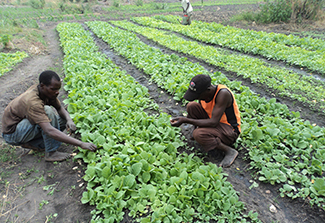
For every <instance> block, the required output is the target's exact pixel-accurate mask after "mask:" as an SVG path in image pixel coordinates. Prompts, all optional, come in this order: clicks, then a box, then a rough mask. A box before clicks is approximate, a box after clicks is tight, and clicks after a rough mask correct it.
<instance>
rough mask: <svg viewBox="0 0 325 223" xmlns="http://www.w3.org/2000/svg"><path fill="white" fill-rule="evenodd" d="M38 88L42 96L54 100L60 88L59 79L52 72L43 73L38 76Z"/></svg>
mask: <svg viewBox="0 0 325 223" xmlns="http://www.w3.org/2000/svg"><path fill="white" fill-rule="evenodd" d="M39 86H40V92H41V94H42V96H45V97H46V98H48V99H51V100H52V99H55V98H56V97H57V96H58V95H59V90H60V88H61V80H60V77H59V75H57V73H55V72H54V71H51V70H46V71H43V72H42V73H41V74H40V76H39Z"/></svg>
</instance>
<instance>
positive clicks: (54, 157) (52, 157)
mask: <svg viewBox="0 0 325 223" xmlns="http://www.w3.org/2000/svg"><path fill="white" fill-rule="evenodd" d="M69 157H70V154H69V153H63V152H59V151H54V152H46V153H45V161H48V162H56V161H63V160H66V159H68V158H69Z"/></svg>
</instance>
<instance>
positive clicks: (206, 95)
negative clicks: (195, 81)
mask: <svg viewBox="0 0 325 223" xmlns="http://www.w3.org/2000/svg"><path fill="white" fill-rule="evenodd" d="M209 93H210V92H209V90H205V91H203V92H202V93H201V94H200V96H199V98H198V99H199V100H202V101H205V102H207V101H208V100H211V96H210V94H209Z"/></svg>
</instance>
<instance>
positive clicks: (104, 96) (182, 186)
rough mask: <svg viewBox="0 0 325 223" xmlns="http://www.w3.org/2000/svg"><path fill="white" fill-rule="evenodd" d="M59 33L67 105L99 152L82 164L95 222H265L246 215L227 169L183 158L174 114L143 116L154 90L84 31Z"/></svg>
mask: <svg viewBox="0 0 325 223" xmlns="http://www.w3.org/2000/svg"><path fill="white" fill-rule="evenodd" d="M57 30H58V32H59V35H60V41H61V46H62V48H63V50H64V53H65V57H64V69H65V73H66V78H65V82H66V85H65V89H66V90H68V91H69V98H68V99H66V101H65V102H66V103H69V107H68V109H69V112H71V116H72V118H73V119H74V120H75V122H76V125H77V127H78V129H79V132H80V133H81V137H82V140H83V141H93V142H94V143H95V144H96V145H97V146H98V147H99V148H100V149H99V150H97V151H96V152H89V151H83V150H81V151H80V153H79V154H78V155H77V156H76V157H75V158H83V160H84V161H85V162H86V163H88V166H87V170H86V172H85V176H84V179H85V180H86V181H88V184H87V191H86V192H84V193H83V197H82V202H83V203H89V204H91V205H96V209H94V210H93V211H92V214H93V219H92V222H120V221H121V220H122V219H123V216H124V210H125V209H128V210H129V211H130V212H129V215H130V216H131V217H133V218H134V219H138V221H141V222H162V221H164V222H192V221H193V220H194V219H197V220H199V221H204V222H207V221H209V220H210V219H214V220H216V221H218V222H225V221H236V222H246V221H247V220H248V219H250V220H251V221H252V222H257V221H258V219H257V215H256V213H253V212H249V213H248V214H247V215H245V214H243V213H242V212H243V211H244V204H243V203H242V202H240V201H238V194H237V192H236V191H235V190H234V189H233V188H232V186H231V184H230V183H229V182H227V181H226V175H225V174H224V173H222V169H221V168H219V167H217V166H216V165H214V164H211V163H210V164H204V163H203V160H201V159H200V158H198V157H197V156H194V154H191V155H187V154H186V153H184V154H179V153H178V152H177V148H179V147H181V146H185V143H184V141H183V140H184V139H183V137H181V136H180V130H179V129H177V128H173V127H171V126H170V124H169V119H170V117H169V116H168V115H167V114H165V113H161V114H160V115H154V116H149V115H147V114H146V113H145V112H144V108H152V109H155V110H156V109H157V107H158V106H157V105H156V104H154V103H153V101H151V99H150V98H149V97H148V90H147V89H146V88H144V87H142V86H141V85H139V84H138V83H136V81H135V80H134V79H133V78H132V77H131V76H129V75H127V74H125V72H123V71H121V70H120V69H119V68H118V67H116V66H115V65H114V64H113V63H112V62H111V61H110V60H108V59H107V58H106V57H105V56H104V55H103V54H100V53H98V52H97V51H98V48H97V47H96V45H95V44H94V43H93V40H92V38H91V36H90V33H89V32H86V31H85V30H84V29H83V28H82V26H81V24H77V23H72V24H69V23H60V24H59V25H58V26H57ZM246 219H247V220H246Z"/></svg>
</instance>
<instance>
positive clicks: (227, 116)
mask: <svg viewBox="0 0 325 223" xmlns="http://www.w3.org/2000/svg"><path fill="white" fill-rule="evenodd" d="M221 89H227V90H228V91H229V92H230V94H231V96H232V105H231V106H230V107H228V108H226V110H225V111H224V113H223V114H222V116H221V119H220V123H225V124H227V125H230V126H232V127H233V128H234V130H236V129H238V131H239V133H240V132H241V128H240V125H241V123H240V113H239V109H238V105H237V103H236V100H235V97H234V94H233V93H232V92H231V91H230V90H229V88H227V87H226V86H225V85H222V84H219V85H217V91H216V93H215V95H214V97H213V99H212V100H211V101H210V102H208V103H206V102H205V101H200V104H201V105H202V107H203V108H204V110H205V111H206V112H207V114H208V115H209V117H210V118H211V116H212V110H213V108H214V106H215V105H216V97H217V95H218V93H219V91H220V90H221Z"/></svg>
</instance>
